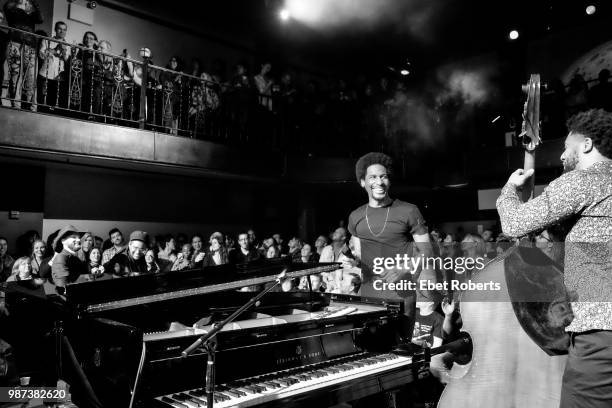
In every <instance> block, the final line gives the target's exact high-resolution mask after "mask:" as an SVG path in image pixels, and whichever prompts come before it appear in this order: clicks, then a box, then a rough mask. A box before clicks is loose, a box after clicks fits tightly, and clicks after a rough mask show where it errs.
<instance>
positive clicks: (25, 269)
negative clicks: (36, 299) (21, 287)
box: [6, 256, 34, 282]
mask: <svg viewBox="0 0 612 408" xmlns="http://www.w3.org/2000/svg"><path fill="white" fill-rule="evenodd" d="M33 277H34V275H32V259H30V257H28V256H22V257H21V258H18V259H17V260H16V261H15V263H14V264H13V269H12V274H11V276H9V277H8V279H7V280H6V281H7V282H14V281H21V280H29V279H32V278H33Z"/></svg>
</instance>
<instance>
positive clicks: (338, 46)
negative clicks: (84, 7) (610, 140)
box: [102, 0, 612, 71]
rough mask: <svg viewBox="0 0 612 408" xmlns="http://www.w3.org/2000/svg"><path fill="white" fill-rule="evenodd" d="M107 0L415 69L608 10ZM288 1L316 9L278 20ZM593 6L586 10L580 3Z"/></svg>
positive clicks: (236, 37) (284, 43) (297, 50)
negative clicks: (314, 14) (315, 13)
mask: <svg viewBox="0 0 612 408" xmlns="http://www.w3.org/2000/svg"><path fill="white" fill-rule="evenodd" d="M102 3H105V4H114V5H115V6H117V5H120V6H121V5H122V6H125V7H126V8H130V9H132V10H139V11H142V12H145V13H147V14H149V15H153V16H157V17H158V18H159V19H161V20H165V21H168V22H170V23H173V24H178V25H182V26H184V27H188V28H189V29H192V30H195V31H199V32H203V33H207V35H210V36H213V37H216V38H218V39H221V40H223V41H226V42H230V43H233V44H234V45H236V46H240V47H246V48H249V49H252V50H254V51H255V52H256V53H257V54H262V55H271V56H272V57H274V58H278V59H283V58H284V59H288V60H291V61H294V62H295V61H303V62H308V61H310V62H312V61H316V65H317V66H318V67H321V68H323V69H325V70H331V71H336V70H342V71H346V70H350V71H355V70H364V71H369V70H375V69H377V68H380V67H383V66H388V65H392V66H396V65H401V64H404V63H405V62H406V61H410V62H411V63H412V64H413V67H414V68H415V69H416V70H419V69H421V70H426V69H428V68H430V67H432V66H435V65H436V64H440V63H441V62H445V61H450V60H456V59H458V58H463V57H465V56H470V55H476V54H479V53H484V52H489V51H492V50H498V49H500V48H501V47H504V46H507V45H508V43H509V42H510V41H509V40H508V37H507V36H508V32H509V31H510V30H511V29H517V30H519V31H520V34H521V35H520V38H519V42H520V41H525V40H531V39H535V38H540V37H542V36H545V35H549V34H554V33H555V32H557V31H559V30H565V29H567V28H572V27H576V26H581V25H587V24H593V22H595V21H600V20H603V19H606V18H609V17H610V15H611V9H612V5H611V4H609V2H604V1H587V0H572V1H564V2H560V1H553V0H539V1H538V0H531V1H529V0H514V1H490V0H217V1H206V2H202V1H197V0H186V1H183V2H181V5H182V6H180V7H179V6H177V4H176V3H174V2H168V1H161V0H113V1H104V0H103V1H102ZM285 3H287V4H288V5H289V7H290V9H291V7H292V5H295V4H298V5H299V4H306V5H308V7H317V5H318V7H320V8H321V10H320V11H321V15H320V16H319V17H318V18H314V19H311V20H308V19H306V18H299V17H296V18H295V19H291V20H289V21H287V22H281V21H280V20H279V18H278V11H279V10H280V8H282V7H283V5H284V4H285ZM587 4H595V5H596V6H597V12H596V13H595V14H594V15H591V16H587V15H586V13H585V7H586V5H587Z"/></svg>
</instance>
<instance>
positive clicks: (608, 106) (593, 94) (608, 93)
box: [589, 69, 612, 112]
mask: <svg viewBox="0 0 612 408" xmlns="http://www.w3.org/2000/svg"><path fill="white" fill-rule="evenodd" d="M597 78H598V82H597V84H595V85H593V87H592V88H591V89H590V90H589V105H590V107H591V108H601V109H604V110H607V111H608V112H612V83H610V82H609V81H610V70H608V69H602V70H601V71H599V75H598V77H597Z"/></svg>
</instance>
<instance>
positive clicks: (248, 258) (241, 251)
mask: <svg viewBox="0 0 612 408" xmlns="http://www.w3.org/2000/svg"><path fill="white" fill-rule="evenodd" d="M259 257H260V255H259V252H258V251H256V250H255V249H253V248H251V245H250V243H249V234H248V233H246V232H242V233H240V234H238V249H236V250H235V251H232V259H231V263H233V264H243V263H247V262H252V261H255V260H257V259H259Z"/></svg>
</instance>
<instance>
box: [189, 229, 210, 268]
mask: <svg viewBox="0 0 612 408" xmlns="http://www.w3.org/2000/svg"><path fill="white" fill-rule="evenodd" d="M203 241H204V240H203V239H202V236H201V235H200V234H195V235H194V236H193V237H191V248H192V249H193V254H191V265H189V267H190V268H200V267H202V262H203V261H204V257H205V256H206V252H204V245H203Z"/></svg>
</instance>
